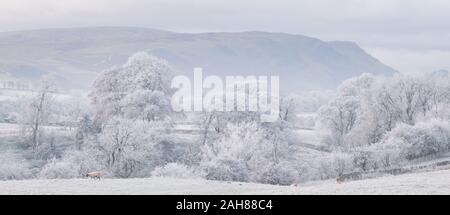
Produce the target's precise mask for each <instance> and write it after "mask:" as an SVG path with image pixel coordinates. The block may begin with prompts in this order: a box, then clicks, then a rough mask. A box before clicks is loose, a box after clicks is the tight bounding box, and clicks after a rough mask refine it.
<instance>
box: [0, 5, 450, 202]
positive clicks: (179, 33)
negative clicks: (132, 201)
mask: <svg viewBox="0 0 450 215" xmlns="http://www.w3.org/2000/svg"><path fill="white" fill-rule="evenodd" d="M44 1H45V2H47V1H48V2H47V3H46V4H42V5H34V4H32V5H31V6H30V5H28V4H29V3H25V1H21V0H19V1H10V0H5V3H1V4H0V14H2V15H0V195H1V194H8V195H19V194H75V195H78V194H89V195H103V194H115V195H116V194H117V195H119V194H122V195H138V194H160V195H161V194H162V195H166V194H176V195H199V194H221V195H228V194H231V195H241V194H252V195H276V194H281V195H310V194H313V195H314V194H319V195H320V194H336V195H340V194H350V195H354V194H396V195H399V194H407V195H410V194H413V195H414V194H427V195H428V194H431V195H432V194H434V195H437V194H444V195H448V194H450V73H449V71H448V69H449V68H450V64H449V63H448V62H450V51H449V50H450V47H449V46H448V38H444V37H448V35H450V34H449V30H448V29H450V26H448V23H443V25H444V26H443V27H442V28H436V27H435V26H436V25H435V23H439V21H440V20H446V18H447V17H446V16H447V12H448V9H450V4H448V3H444V2H443V1H439V0H436V1H433V2H434V5H435V6H427V7H424V6H423V5H422V4H423V3H421V2H418V1H413V2H412V3H411V4H410V5H409V6H408V7H403V4H402V3H400V1H384V0H383V1H377V2H375V1H371V0H367V1H360V2H358V3H356V2H354V1H347V0H346V1H343V2H345V3H336V2H335V1H332V2H330V1H328V0H323V1H321V2H322V3H312V2H310V1H309V0H302V1H287V2H286V3H283V4H281V3H280V4H279V3H273V2H272V3H269V2H270V1H264V2H252V1H248V2H246V3H242V2H237V1H234V0H232V1H227V2H222V3H209V2H208V3H203V4H202V3H201V2H203V1H202V0H200V1H195V3H182V7H179V6H178V4H180V3H179V2H178V3H177V1H175V0H170V1H168V2H167V3H164V4H163V3H162V2H161V1H141V0H136V1H124V0H117V5H111V4H106V3H104V1H100V0H93V1H92V2H89V3H88V1H79V2H77V1H66V3H67V5H65V4H57V3H55V2H54V1H51V0H44ZM83 2H84V3H83ZM130 2H131V3H130ZM249 2H251V3H249ZM323 3H327V4H332V6H333V7H328V6H324V4H323ZM44 5H45V6H44ZM325 5H326V4H325ZM144 6H145V7H144ZM99 8H102V9H108V8H109V10H101V11H100V10H99ZM144 8H145V9H144ZM179 8H183V10H181V9H179ZM236 8H243V9H245V10H248V11H247V12H248V13H244V12H240V11H237V10H236ZM328 8H336V10H334V9H333V10H330V9H328ZM446 9H447V10H446ZM177 10H180V11H177ZM245 10H243V11H245ZM336 11H341V12H339V13H337V12H336ZM100 14H101V16H99V15H100ZM170 14H176V15H173V16H172V15H170ZM199 14H201V17H210V18H211V20H209V21H210V22H211V23H209V22H204V20H203V19H200V18H198V17H199ZM274 14H277V15H276V16H275V15H274ZM278 14H285V16H280V15H278ZM320 14H328V15H327V16H323V15H320ZM411 14H414V15H417V17H416V16H411ZM94 15H95V16H94ZM169 15H170V16H169ZM230 15H231V16H230ZM319 15H320V16H319ZM31 17H34V18H31ZM117 17H121V19H118V18H117ZM224 17H226V19H224ZM405 19H408V20H409V19H414V20H415V21H414V20H412V21H411V20H410V22H409V23H411V24H410V25H405V24H404V21H402V20H405ZM55 20H59V21H55ZM186 21H189V22H186ZM86 23H89V24H86ZM445 25H447V26H445ZM30 26H32V27H30ZM127 26H130V27H127ZM132 26H139V27H132ZM180 26H182V27H180ZM442 35H444V36H442ZM443 38H444V39H443Z"/></svg>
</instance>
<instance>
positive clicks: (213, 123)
mask: <svg viewBox="0 0 450 215" xmlns="http://www.w3.org/2000/svg"><path fill="white" fill-rule="evenodd" d="M285 98H286V99H284V100H283V101H281V102H280V104H281V106H280V114H279V116H278V120H277V121H275V122H270V123H265V122H260V120H259V119H260V118H259V114H260V113H257V112H249V111H241V112H238V111H236V112H215V113H209V114H207V115H206V116H207V117H206V118H205V119H207V120H206V124H204V125H206V126H205V127H203V129H204V130H203V132H204V133H202V135H205V134H207V135H209V136H206V138H205V136H202V137H201V138H203V139H202V143H203V145H202V149H203V156H204V158H203V160H202V166H203V167H204V168H205V171H206V177H207V178H208V179H214V180H234V181H255V182H262V183H272V184H287V183H288V182H287V181H289V182H290V183H291V182H292V181H293V180H294V178H296V176H297V172H295V171H294V170H293V169H292V168H290V166H289V165H286V164H287V163H289V162H288V161H289V160H290V159H292V156H293V155H292V153H291V152H292V150H291V149H290V139H289V138H290V132H291V131H292V124H291V120H293V119H294V118H295V108H294V106H295V105H294V104H293V103H292V100H291V99H290V97H285ZM204 122H205V121H204ZM281 167H284V168H281ZM289 168H290V169H289ZM287 176H292V177H287Z"/></svg>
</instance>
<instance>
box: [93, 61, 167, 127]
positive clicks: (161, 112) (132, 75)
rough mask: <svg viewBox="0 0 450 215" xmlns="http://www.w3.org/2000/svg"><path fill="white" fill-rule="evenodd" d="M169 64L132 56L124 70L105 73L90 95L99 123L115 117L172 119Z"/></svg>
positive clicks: (116, 69)
mask: <svg viewBox="0 0 450 215" xmlns="http://www.w3.org/2000/svg"><path fill="white" fill-rule="evenodd" d="M172 76H173V71H172V69H171V67H170V66H169V64H168V63H167V62H166V61H164V60H161V59H159V58H157V57H154V56H151V55H148V54H147V53H137V54H134V55H133V56H131V57H130V58H129V59H128V61H127V63H125V64H124V65H122V66H120V67H115V68H111V69H109V70H106V71H104V72H103V73H102V74H101V75H100V76H99V77H98V78H97V79H96V81H95V83H94V89H93V91H92V92H91V93H90V97H91V98H92V101H93V104H94V106H95V109H96V117H97V120H98V121H99V122H105V121H106V120H107V119H108V118H111V117H124V118H128V119H140V120H146V121H151V120H163V119H166V118H168V117H170V116H171V114H172V109H171V106H170V96H171V94H172V90H171V88H170V81H171V78H172Z"/></svg>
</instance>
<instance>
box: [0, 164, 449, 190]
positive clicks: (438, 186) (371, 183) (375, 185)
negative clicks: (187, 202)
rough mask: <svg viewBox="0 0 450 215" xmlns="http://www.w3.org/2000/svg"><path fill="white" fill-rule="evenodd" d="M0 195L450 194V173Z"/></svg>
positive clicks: (99, 185)
mask: <svg viewBox="0 0 450 215" xmlns="http://www.w3.org/2000/svg"><path fill="white" fill-rule="evenodd" d="M0 194H194V195H195V194H447V195H448V194H450V170H441V171H434V172H423V173H415V174H405V175H400V176H387V177H382V178H377V179H367V180H361V181H352V182H346V183H342V184H338V183H336V182H335V181H333V180H330V181H325V182H314V183H309V184H306V185H299V186H272V185H262V184H250V183H228V182H217V181H205V180H195V179H169V178H148V179H103V180H100V181H96V180H90V179H70V180H24V181H2V182H0Z"/></svg>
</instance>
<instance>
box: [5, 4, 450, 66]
mask: <svg viewBox="0 0 450 215" xmlns="http://www.w3.org/2000/svg"><path fill="white" fill-rule="evenodd" d="M449 20H450V1H448V0H427V1H424V0H339V1H336V0H272V1H268V0H248V1H245V2H244V0H217V1H216V0H194V1H188V0H39V1H29V0H1V2H0V31H11V30H23V29H40V28H60V27H85V26H135V27H150V28H159V29H165V30H173V31H178V32H207V31H247V30H263V31H274V32H285V33H293V34H303V35H307V36H313V37H317V38H319V39H322V40H351V41H354V42H356V43H358V44H359V45H361V46H362V47H363V48H365V49H366V50H367V51H368V52H370V53H371V54H372V55H374V56H375V57H377V58H378V59H380V60H381V61H382V62H384V63H386V64H388V65H390V66H393V67H394V68H396V69H398V70H400V71H402V72H413V73H417V72H424V71H426V72H428V71H434V70H438V69H448V70H450V21H449Z"/></svg>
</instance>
